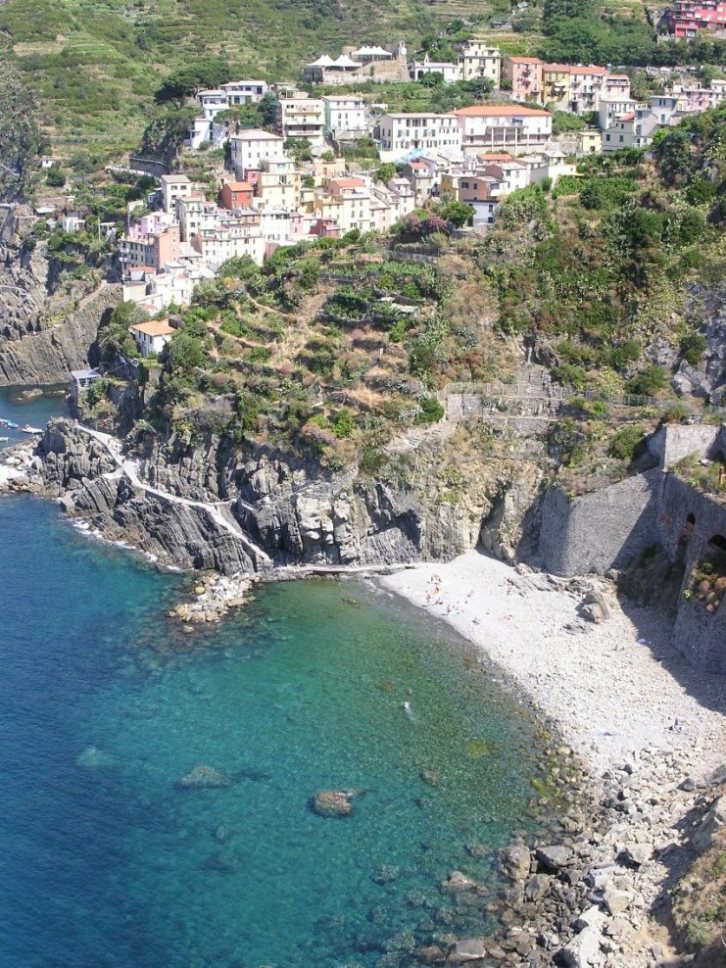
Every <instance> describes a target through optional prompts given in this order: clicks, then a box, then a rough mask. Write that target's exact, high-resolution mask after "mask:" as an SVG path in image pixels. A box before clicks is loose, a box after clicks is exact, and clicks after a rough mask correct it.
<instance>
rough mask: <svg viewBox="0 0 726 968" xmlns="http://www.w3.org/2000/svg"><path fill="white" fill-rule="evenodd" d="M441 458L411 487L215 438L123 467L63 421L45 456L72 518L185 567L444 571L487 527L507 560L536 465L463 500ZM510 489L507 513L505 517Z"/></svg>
mask: <svg viewBox="0 0 726 968" xmlns="http://www.w3.org/2000/svg"><path fill="white" fill-rule="evenodd" d="M441 447H445V444H443V443H441V442H438V443H435V444H433V445H432V451H431V453H430V454H429V455H428V456H426V457H425V458H424V459H423V460H422V461H421V466H422V467H425V468H427V470H424V471H422V472H414V473H413V475H412V480H411V481H410V482H408V483H405V484H404V483H398V484H394V483H391V482H385V481H380V480H379V481H372V480H367V479H364V478H361V477H357V476H356V475H355V473H354V472H351V471H346V472H339V473H333V472H326V471H325V470H323V469H321V468H320V467H319V465H318V464H317V463H316V462H315V461H313V460H305V459H303V458H295V457H291V456H290V455H288V454H285V453H282V452H280V451H276V450H272V449H266V448H255V449H251V450H250V451H249V452H247V453H243V454H240V453H238V452H237V451H235V450H233V449H230V448H229V447H228V446H226V445H225V444H224V443H221V442H220V441H219V439H218V438H216V437H209V438H208V439H206V440H205V441H196V442H194V443H192V442H191V441H190V440H185V439H179V438H177V439H173V440H171V441H169V442H168V443H166V444H159V443H158V442H153V443H151V444H149V445H148V446H147V448H146V450H145V451H144V452H143V455H141V456H139V457H138V458H134V457H133V456H131V457H126V458H125V457H122V456H118V457H116V458H114V456H112V454H111V452H110V451H109V450H108V448H107V446H106V445H105V444H104V443H102V442H100V441H99V440H97V439H94V438H93V437H91V436H89V435H87V434H86V433H85V432H83V431H82V430H79V429H78V428H77V427H75V426H74V425H72V424H71V423H70V422H69V421H62V420H61V421H54V422H53V423H52V424H51V425H50V426H49V428H48V430H47V431H46V434H45V437H44V440H43V442H42V444H41V451H42V453H43V455H44V478H45V489H46V491H47V493H49V494H51V495H53V496H58V497H62V499H63V502H64V504H65V506H66V508H67V509H68V510H69V511H70V512H71V513H73V514H78V515H81V516H82V517H84V518H86V519H89V520H90V521H91V522H92V523H93V524H94V526H96V527H98V528H99V529H100V530H101V531H102V532H103V533H104V534H105V535H106V536H107V537H109V538H112V539H121V538H122V539H123V540H125V541H129V542H131V543H132V544H134V545H136V546H137V547H140V548H142V549H143V550H144V551H147V552H150V553H152V554H154V555H157V556H159V557H161V558H162V559H163V560H165V561H169V562H173V563H175V564H177V565H179V566H181V567H183V568H214V569H216V570H218V571H220V572H222V573H225V574H234V573H236V572H239V571H243V572H247V573H251V572H264V571H267V570H270V569H272V568H273V567H275V566H285V565H296V564H303V563H309V564H318V565H381V564H393V563H400V562H413V561H418V560H426V559H428V560H432V559H433V560H443V559H448V558H452V557H454V556H456V555H458V554H461V553H462V552H464V551H468V550H470V549H471V548H473V547H475V546H476V544H477V543H478V541H479V539H480V534H481V529H482V524H483V522H484V521H486V520H487V519H489V520H490V524H489V525H488V532H487V534H488V546H489V547H490V548H492V549H493V550H495V552H499V553H500V554H502V555H504V556H508V554H509V551H508V549H510V548H512V547H516V545H517V543H518V542H519V540H520V538H521V526H522V520H523V518H524V514H525V510H526V508H527V507H528V506H529V505H530V504H531V503H532V501H533V500H534V499H535V496H536V494H537V492H538V489H539V485H540V482H541V471H540V469H539V467H538V465H537V464H536V462H531V463H530V462H527V461H523V462H522V463H521V465H519V467H518V470H517V473H516V479H515V480H514V481H512V480H511V468H510V469H509V471H508V473H507V476H506V478H505V470H504V467H503V466H500V465H499V462H498V461H496V460H493V461H492V460H490V461H486V462H485V461H483V460H482V461H481V462H480V464H479V465H478V466H477V467H476V468H474V470H475V471H476V472H477V473H474V474H472V475H471V476H469V477H468V480H469V483H468V484H467V486H466V488H465V489H463V490H462V491H461V492H460V493H458V494H457V495H456V499H454V498H453V496H452V495H451V494H450V493H449V494H448V495H444V494H442V490H441V486H440V483H439V482H437V480H436V469H437V466H440V460H439V461H437V460H436V457H435V451H436V449H437V448H441ZM439 457H441V455H440V454H439ZM429 458H430V459H429ZM124 460H125V463H124ZM121 464H123V467H122V466H121ZM471 469H472V468H469V470H471ZM505 490H506V493H507V495H508V497H507V501H508V504H507V506H508V508H509V511H508V513H506V514H498V515H497V513H496V509H497V507H498V506H499V503H500V502H501V499H502V494H503V493H504V491H505ZM517 507H518V508H519V512H518V513H513V509H515V508H517ZM492 521H495V523H494V524H492V523H491V522H492Z"/></svg>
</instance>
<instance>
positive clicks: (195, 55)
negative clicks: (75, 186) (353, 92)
mask: <svg viewBox="0 0 726 968" xmlns="http://www.w3.org/2000/svg"><path fill="white" fill-rule="evenodd" d="M453 6H455V4H454V5H453ZM497 6H499V7H501V6H502V4H501V3H500V2H499V0H491V2H482V3H478V4H476V7H477V8H478V10H479V12H480V13H481V14H485V13H486V12H487V10H489V9H491V8H496V7H497ZM508 6H509V4H508V0H506V2H505V3H504V8H505V10H508ZM455 16H456V12H455V10H454V9H453V7H452V6H451V5H450V4H449V3H447V2H439V3H437V4H436V5H435V6H431V5H429V4H428V3H426V2H424V0H396V2H394V0H359V2H358V3H356V4H347V3H338V2H337V0H274V2H270V0H203V2H202V0H153V2H152V0H135V2H133V3H128V2H126V0H94V2H90V0H7V2H6V3H4V4H3V5H2V6H0V36H1V35H4V36H5V37H6V39H7V43H6V47H5V50H4V52H3V53H2V55H1V56H2V58H3V60H8V59H11V60H13V61H14V62H15V63H16V64H17V66H18V68H19V69H20V71H21V72H22V74H23V76H24V78H25V82H26V84H27V86H28V87H29V88H30V89H32V90H34V91H35V92H36V93H37V95H38V97H39V101H40V103H42V105H43V118H44V121H45V122H46V123H47V125H48V131H49V133H50V134H51V136H52V137H53V141H54V143H55V144H56V145H58V146H59V147H60V150H61V152H62V153H63V154H65V155H67V156H71V155H73V153H74V152H83V153H84V154H85V155H86V156H87V157H89V156H90V157H93V156H94V155H95V156H98V158H99V159H101V158H103V156H104V155H106V154H108V153H109V152H114V151H122V150H127V149H130V148H133V147H135V146H136V145H137V144H138V142H139V139H140V135H141V132H142V130H143V128H144V126H145V124H146V122H147V121H148V120H149V109H150V106H151V105H152V104H153V96H154V93H155V91H156V90H157V89H158V88H159V86H160V84H161V83H162V80H163V78H164V77H166V76H168V75H169V74H171V73H173V72H174V71H177V70H180V69H184V68H189V67H193V66H194V65H195V64H198V63H199V62H200V60H203V59H205V58H209V57H215V58H217V59H218V60H219V62H220V63H222V64H224V65H225V68H226V69H227V70H228V72H229V76H230V77H231V76H252V77H264V78H270V79H272V78H275V79H278V80H280V79H297V78H299V76H300V70H301V68H302V65H303V64H304V63H306V62H307V61H308V60H310V59H312V58H313V57H315V56H317V55H318V54H320V53H321V52H322V51H323V50H331V51H336V50H339V49H340V47H341V45H343V44H350V43H353V44H355V43H363V42H375V43H381V44H392V43H396V42H397V41H398V40H405V41H406V42H407V43H408V44H409V47H411V48H412V49H413V48H415V46H416V45H418V44H419V43H420V42H421V39H422V38H423V37H425V36H426V35H432V36H433V37H435V36H436V34H437V33H438V32H439V30H440V24H441V23H442V21H448V20H451V19H452V18H453V17H455ZM363 24H364V25H365V28H364V29H363V30H362V27H361V25H363Z"/></svg>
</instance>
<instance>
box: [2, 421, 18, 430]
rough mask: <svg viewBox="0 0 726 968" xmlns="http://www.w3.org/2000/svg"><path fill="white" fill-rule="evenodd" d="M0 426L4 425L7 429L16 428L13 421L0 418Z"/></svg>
mask: <svg viewBox="0 0 726 968" xmlns="http://www.w3.org/2000/svg"><path fill="white" fill-rule="evenodd" d="M0 427H5V428H6V429H8V430H17V429H18V425H17V424H16V423H13V422H12V420H4V419H3V420H0Z"/></svg>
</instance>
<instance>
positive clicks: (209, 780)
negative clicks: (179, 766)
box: [176, 763, 234, 790]
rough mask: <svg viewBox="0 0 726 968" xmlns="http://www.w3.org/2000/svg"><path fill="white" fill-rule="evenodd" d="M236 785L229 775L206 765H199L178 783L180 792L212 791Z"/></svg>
mask: <svg viewBox="0 0 726 968" xmlns="http://www.w3.org/2000/svg"><path fill="white" fill-rule="evenodd" d="M233 785H234V780H233V779H232V777H231V776H229V774H227V773H222V772H221V771H220V770H217V769H215V767H213V766H208V765H207V764H206V763H197V765H196V766H195V767H193V768H192V769H191V770H190V771H189V772H188V773H186V774H185V775H184V776H183V777H181V778H180V779H178V780H177V781H176V787H177V789H178V790H212V789H223V788H225V787H231V786H233Z"/></svg>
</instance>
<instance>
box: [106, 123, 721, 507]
mask: <svg viewBox="0 0 726 968" xmlns="http://www.w3.org/2000/svg"><path fill="white" fill-rule="evenodd" d="M725 136H726V109H722V110H720V111H719V112H715V113H712V114H710V115H703V116H701V117H699V118H697V119H693V120H691V121H689V122H688V123H687V124H686V125H683V126H682V127H681V128H679V129H675V130H673V131H671V132H668V133H667V134H665V135H664V136H663V137H662V138H661V139H660V140H659V141H658V143H657V144H656V147H655V161H653V160H650V159H649V158H648V157H646V156H645V155H643V154H641V153H640V152H637V151H628V152H624V153H621V154H620V155H618V156H615V157H610V158H592V159H587V160H586V161H585V162H583V164H582V165H581V171H580V174H579V175H578V176H577V177H570V178H567V179H563V180H561V182H560V183H559V184H558V186H557V190H556V191H555V192H551V191H550V190H548V188H547V186H546V185H545V186H544V187H543V188H540V187H538V188H529V189H525V190H523V191H520V192H516V193H514V194H513V195H511V196H510V197H509V199H508V200H507V201H506V203H505V204H504V205H503V206H502V210H501V212H500V217H499V219H498V222H497V225H496V226H495V227H494V228H493V229H492V230H491V231H490V232H489V233H488V234H487V235H486V236H485V237H484V238H480V237H477V236H475V235H469V234H467V233H464V234H463V235H462V233H461V232H460V230H458V229H456V227H455V223H456V222H459V224H460V223H461V215H462V213H461V212H460V211H459V208H460V206H456V205H449V206H446V205H444V204H442V203H439V204H438V205H437V206H435V207H434V208H433V209H429V210H426V211H423V210H422V211H420V212H417V213H415V214H413V215H411V216H409V217H408V218H407V219H406V220H404V222H403V223H401V224H399V225H398V226H397V227H396V229H395V230H394V232H393V233H392V237H391V238H390V239H388V240H386V239H376V238H370V239H365V238H363V239H360V238H359V237H358V236H357V234H356V233H351V234H349V236H347V237H345V238H344V239H342V240H340V241H333V240H331V239H326V240H322V241H321V242H319V243H317V244H315V245H313V246H304V245H301V246H295V247H292V248H287V249H284V248H283V249H279V250H278V251H277V252H276V253H275V254H274V256H273V257H272V258H271V259H270V260H269V261H268V262H267V263H266V264H265V266H264V267H263V268H258V267H257V266H254V265H253V264H251V263H250V262H248V261H246V260H233V261H232V262H230V263H227V264H226V265H225V266H224V267H223V268H222V270H221V271H220V274H219V278H218V279H217V280H215V281H214V282H210V283H207V284H204V285H202V286H201V287H199V288H198V290H197V292H196V295H195V299H194V305H193V306H192V308H191V309H189V310H188V311H186V312H184V313H182V314H181V317H180V329H179V331H178V332H177V333H176V335H174V336H173V337H172V340H171V343H170V344H169V347H168V348H167V350H166V351H165V352H164V354H163V357H162V359H161V360H160V361H156V362H155V361H152V362H151V364H150V372H149V377H150V379H151V387H150V392H149V393H148V396H147V399H148V400H149V403H150V405H149V408H148V410H147V413H146V419H147V420H148V421H150V422H151V423H152V424H153V425H154V426H155V427H156V429H157V430H158V431H161V432H162V433H164V434H167V433H169V432H171V431H178V430H184V431H188V432H191V433H201V432H210V431H212V432H215V433H220V434H223V435H227V436H229V437H230V438H231V439H233V440H235V441H236V442H237V443H240V444H241V443H242V442H243V441H244V440H254V441H256V442H258V443H262V442H266V441H267V442H271V443H273V444H277V445H280V446H283V447H285V448H292V449H295V450H296V449H300V450H303V451H310V450H312V451H313V452H315V453H317V454H318V455H319V456H320V457H321V458H322V459H323V460H324V461H326V462H330V463H332V464H334V465H340V466H344V465H346V464H349V463H350V462H351V461H353V460H355V459H358V460H360V461H362V464H363V466H364V467H368V468H370V470H371V471H375V470H376V468H378V467H379V465H380V462H381V461H382V460H384V457H383V454H382V448H384V447H385V446H386V445H387V444H388V442H389V441H390V440H391V439H392V438H395V437H396V435H397V434H398V433H400V432H401V431H408V430H409V429H410V428H412V427H416V426H417V425H419V426H420V425H427V424H435V423H436V422H437V421H438V420H439V419H440V418H441V416H442V414H443V410H442V407H441V405H440V403H439V401H438V399H437V396H439V395H440V392H441V391H442V390H445V389H446V388H450V387H451V385H452V384H457V383H474V384H479V385H480V386H481V385H482V384H496V385H497V386H499V387H500V388H501V389H500V391H498V392H500V393H501V392H505V391H506V387H507V385H508V384H510V383H513V382H515V381H516V380H517V379H518V378H519V376H520V374H521V373H522V372H523V370H522V367H523V364H524V358H525V355H526V354H527V352H529V354H530V355H531V356H532V357H533V358H534V359H535V360H537V361H538V362H539V363H540V364H541V365H543V366H544V367H546V369H547V370H549V374H550V376H551V378H553V379H554V380H555V381H558V382H559V383H561V384H562V385H563V386H564V387H566V388H568V392H569V393H570V394H571V395H572V396H571V399H570V402H569V408H568V410H567V411H566V413H565V415H564V416H563V417H562V418H561V419H559V420H558V421H557V422H555V423H553V424H551V425H550V426H549V429H548V431H547V440H548V444H549V447H550V452H551V455H552V456H553V457H554V458H555V459H556V461H557V462H558V463H559V464H560V465H561V466H562V467H563V468H564V469H566V470H567V471H568V472H569V473H570V475H571V480H572V486H573V487H574V488H579V487H581V486H583V483H584V484H585V485H591V484H592V483H593V481H594V480H595V478H594V477H593V474H595V473H597V475H598V477H599V478H600V479H602V478H603V477H610V478H618V477H619V476H622V475H623V474H624V473H626V471H627V467H628V466H629V464H630V463H631V461H632V460H633V459H634V458H635V457H637V453H638V445H639V442H640V440H641V438H642V436H643V433H644V432H645V430H647V429H652V427H653V426H655V424H656V423H657V422H658V421H659V420H660V419H663V418H665V419H671V420H678V419H681V418H682V417H684V416H686V414H687V411H686V410H684V409H683V406H682V404H680V403H679V401H678V399H677V398H676V395H675V393H674V392H673V390H672V389H671V388H670V379H671V376H672V372H673V370H674V369H675V368H676V366H677V365H678V363H679V361H680V360H682V359H685V360H688V361H689V362H692V363H698V361H699V360H700V358H701V356H702V354H703V352H704V351H705V350H706V339H705V338H704V336H703V333H702V328H703V326H704V320H703V319H700V318H699V317H698V316H697V315H694V313H693V312H692V311H691V310H690V309H689V303H688V299H687V295H688V292H689V289H691V288H692V287H693V286H694V285H696V284H700V285H703V286H709V285H712V284H715V283H718V282H719V281H720V280H721V279H723V277H724V275H726V272H725V270H726V249H725V248H724V224H725V222H726V211H724V208H723V202H722V199H723V197H725V193H724V189H725V188H726V150H725V149H726V137H725ZM422 260H427V261H422ZM133 312H134V309H133V307H132V306H131V305H125V306H122V307H120V309H119V310H118V312H117V313H116V315H115V318H114V320H113V321H112V322H111V324H110V325H109V326H108V327H107V328H106V329H105V330H103V331H102V333H101V344H102V346H103V348H104V352H105V353H106V355H107V358H109V359H110V358H112V357H113V355H114V354H115V352H116V351H117V350H118V349H119V348H124V350H128V349H130V348H131V347H130V346H129V340H128V336H127V329H126V328H127V326H128V323H129V320H130V319H131V318H132V316H133ZM496 393H497V391H494V395H495V396H496ZM628 395H632V396H635V397H637V398H643V399H642V400H640V401H639V400H636V401H635V403H636V404H638V403H639V402H640V404H641V405H640V406H632V405H631V404H630V403H628V404H627V405H625V406H624V404H623V399H624V398H628ZM691 405H693V402H691ZM480 443H481V442H480ZM482 446H483V444H482Z"/></svg>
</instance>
